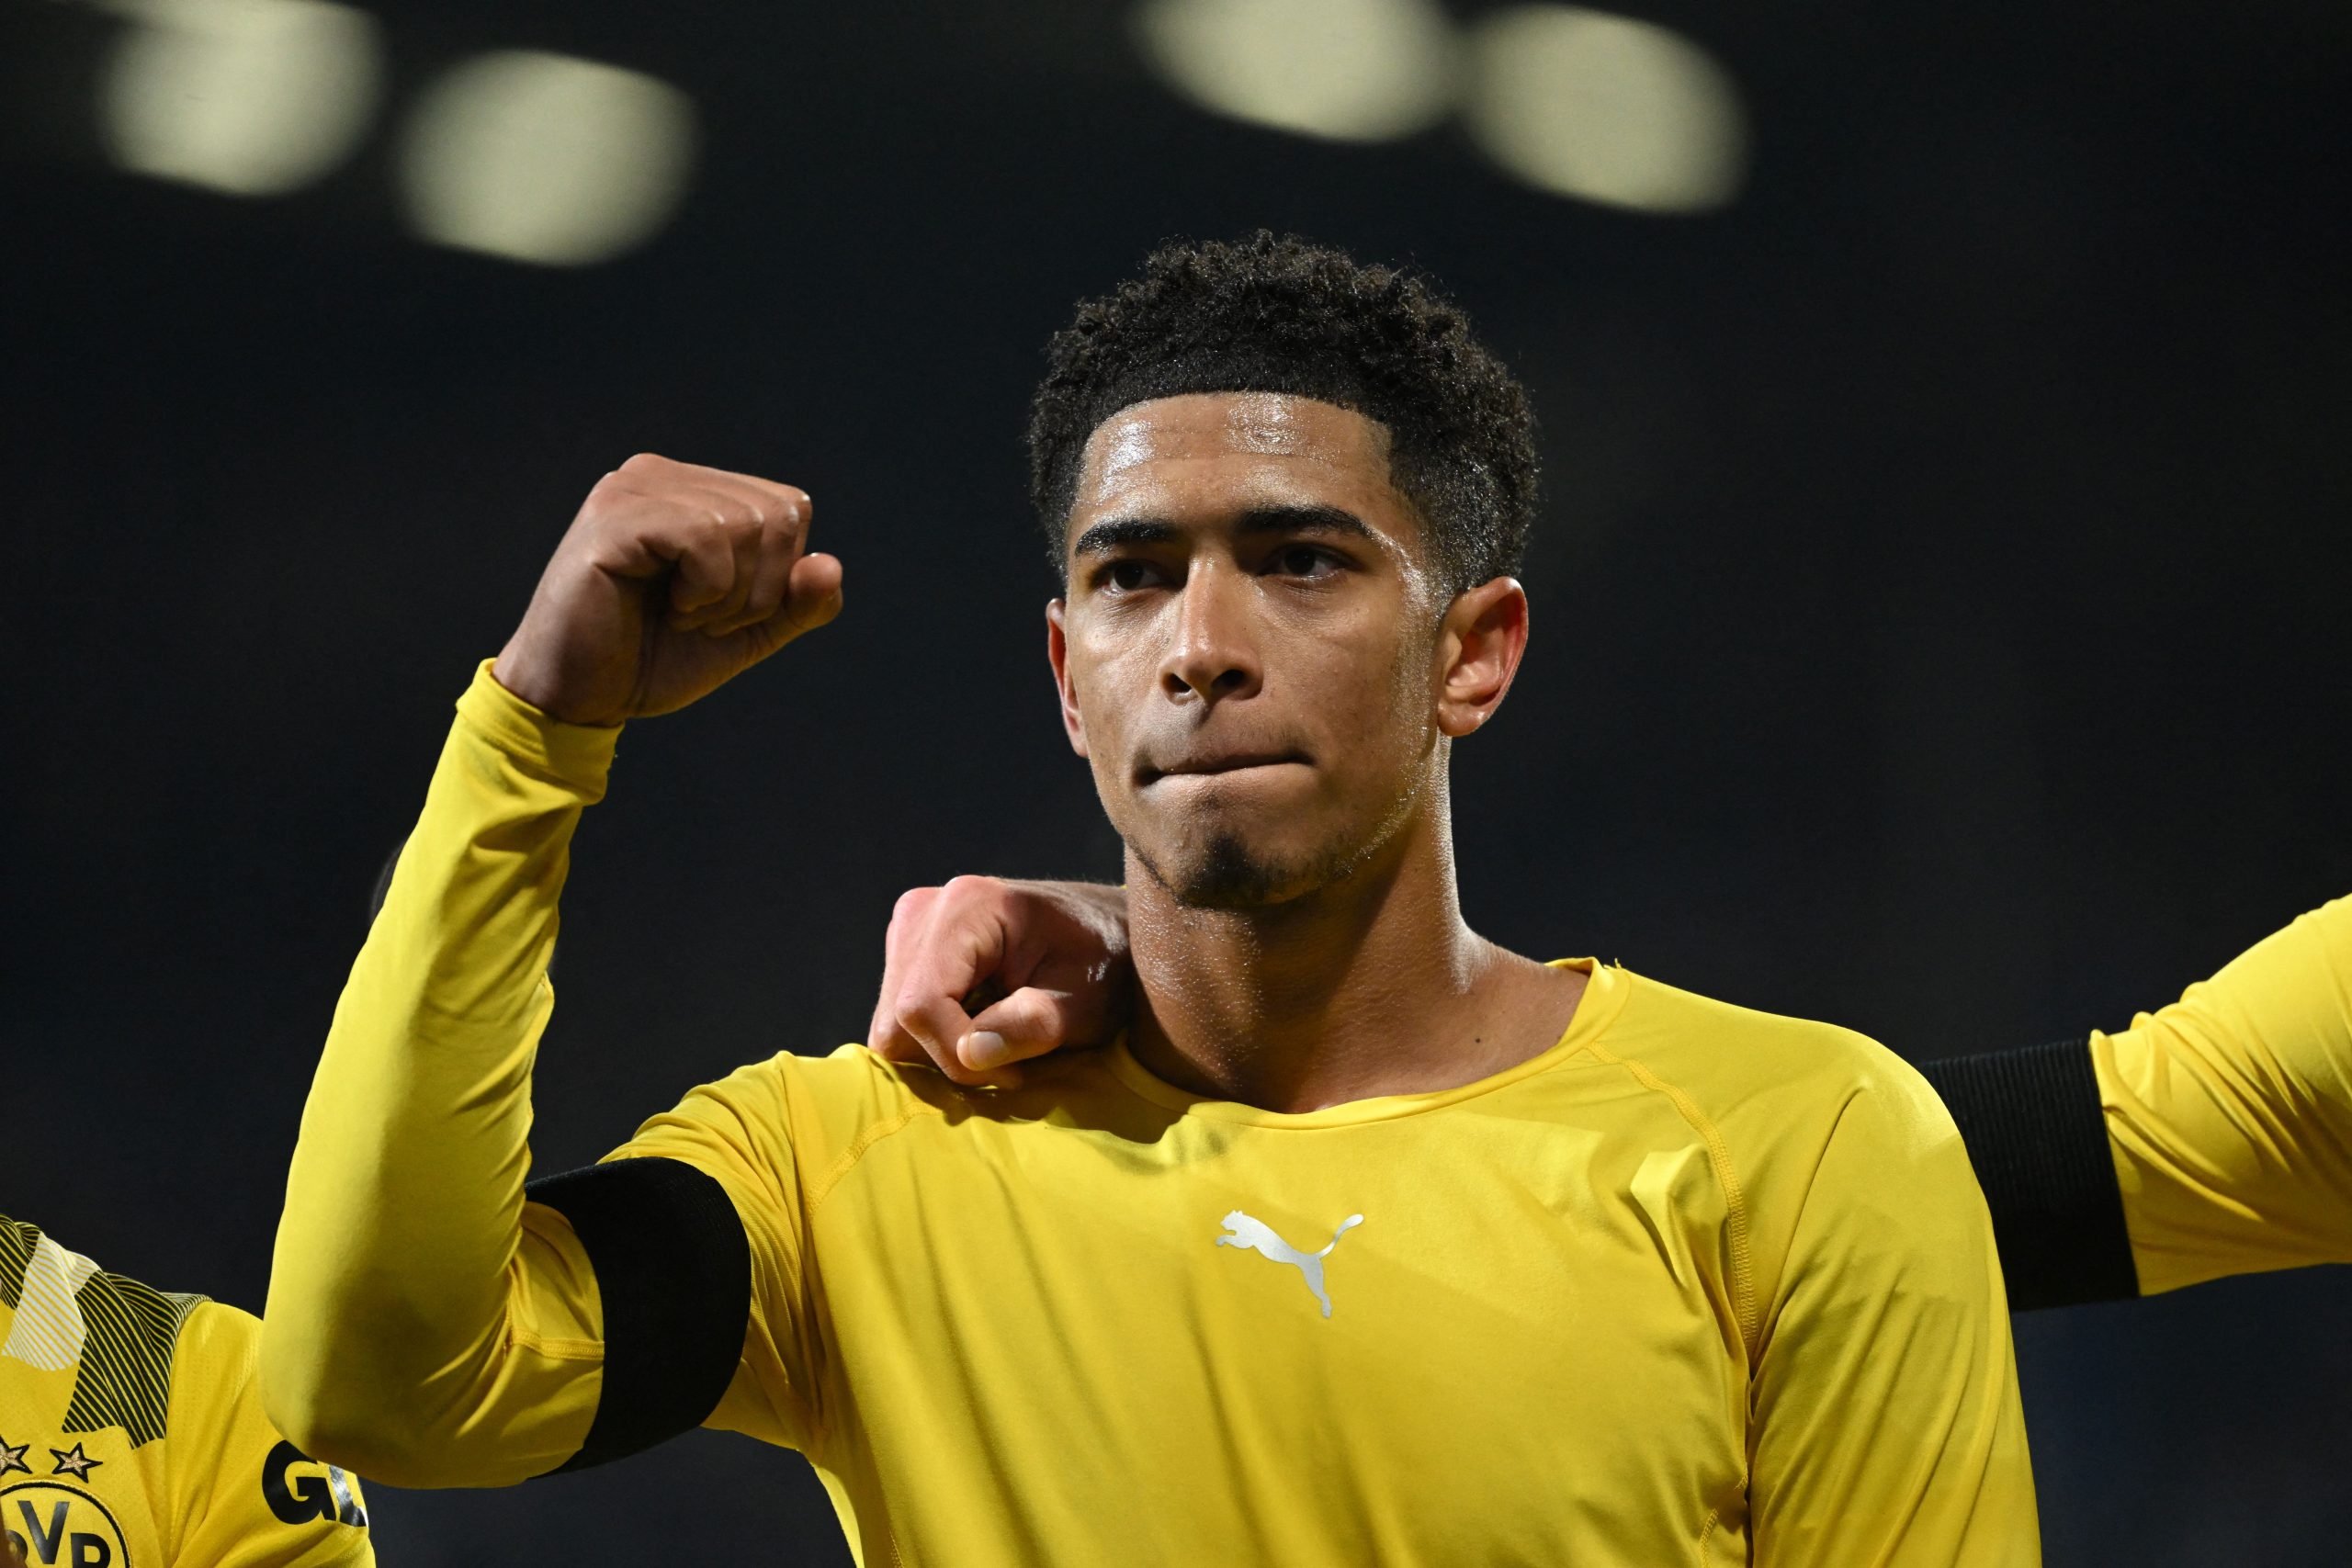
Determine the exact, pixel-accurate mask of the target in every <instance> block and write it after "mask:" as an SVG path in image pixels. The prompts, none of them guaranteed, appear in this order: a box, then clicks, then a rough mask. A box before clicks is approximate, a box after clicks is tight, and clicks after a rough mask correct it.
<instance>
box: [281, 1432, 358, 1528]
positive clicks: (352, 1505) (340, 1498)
mask: <svg viewBox="0 0 2352 1568" xmlns="http://www.w3.org/2000/svg"><path fill="white" fill-rule="evenodd" d="M298 1467H300V1468H298ZM261 1495H262V1501H264V1502H266V1503H267V1504H268V1505H269V1511H270V1512H271V1513H273V1514H276V1515H277V1517H279V1518H281V1519H284V1520H285V1521H286V1522H287V1523H288V1524H289V1525H300V1524H307V1523H309V1522H310V1521H311V1520H312V1519H327V1520H330V1521H332V1522H334V1523H335V1524H340V1525H357V1526H358V1527H359V1528H360V1529H367V1528H368V1510H367V1509H366V1508H364V1507H362V1506H360V1503H359V1495H358V1493H357V1491H356V1489H355V1488H354V1487H353V1486H352V1484H351V1477H349V1476H347V1475H345V1473H344V1472H342V1471H341V1470H340V1469H338V1468H336V1467H335V1466H334V1465H331V1464H321V1463H320V1462H319V1461H317V1460H314V1459H312V1458H311V1456H310V1455H308V1454H306V1453H304V1452H303V1451H302V1450H300V1449H298V1448H296V1447H295V1446H294V1445H293V1444H291V1443H287V1442H281V1443H279V1444H278V1445H277V1447H276V1448H274V1449H272V1450H269V1457H268V1458H267V1459H266V1460H264V1461H262V1466H261Z"/></svg>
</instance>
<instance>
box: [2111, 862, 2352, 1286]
mask: <svg viewBox="0 0 2352 1568" xmlns="http://www.w3.org/2000/svg"><path fill="white" fill-rule="evenodd" d="M2090 1056H2091V1062H2092V1065H2093V1067H2094V1069H2095V1071H2096V1073H2097V1075H2098V1087H2099V1096H2100V1101H2101V1105H2102V1108H2103V1111H2104V1113H2105V1120H2106V1124H2107V1132H2108V1140H2109V1145H2110V1149H2111V1153H2112V1156H2113V1159H2114V1164H2115V1173H2116V1178H2117V1180H2118V1182H2119V1184H2120V1188H2121V1190H2122V1198H2123V1211H2124V1217H2125V1220H2126V1221H2127V1223H2128V1224H2129V1227H2130V1232H2131V1252H2132V1257H2133V1258H2134V1260H2135V1262H2136V1264H2137V1267H2138V1271H2139V1283H2140V1289H2141V1291H2142V1292H2143V1293H2147V1294H2154V1293H2155V1292H2159V1291H2169V1290H2173V1289H2176V1288H2177V1287H2179V1286H2182V1285H2188V1284H2194V1283H2195V1282H2197V1281H2198V1280H2210V1279H2214V1278H2216V1277H2219V1276H2221V1275H2225V1274H2243V1273H2251V1272H2255V1271H2257V1270H2260V1269H2287V1268H2292V1267H2294V1266H2296V1265H2299V1264H2306V1263H2339V1262H2347V1261H2352V898H2338V899H2336V900H2335V901H2334V902H2333V903H2330V904H2325V905H2323V906H2322V907H2321V908H2317V909H2314V910H2312V911H2311V912H2310V913H2309V914H2306V915H2303V916H2301V917H2300V918H2299V919H2296V920H2294V921H2293V922H2292V923H2291V924H2290V925H2288V926H2287V927H2286V928H2285V929H2284V930H2281V931H2276V932H2273V933H2272V934H2271V935H2269V936H2267V937H2265V938H2264V939H2263V940H2262V941H2260V942H2256V943H2255V945H2254V946H2252V947H2251V948H2248V949H2247V950H2246V951H2245V953H2241V954H2239V955H2238V956H2237V957H2236V958H2234V959H2233V960H2232V961H2231V962H2230V963H2229V964H2225V965H2224V966H2223V967H2222V969H2221V971H2220V972H2219V973H2217V974H2216V975H2214V976H2213V977H2212V978H2211V979H2210V980H2206V981H2203V982H2201V983H2199V984H2198V985H2194V986H2191V987H2188V990H2187V991H2186V992H2185V993H2184V994H2183V995H2182V997H2181V998H2180V1000H2178V1001H2177V1002H2175V1003H2173V1004H2172V1005H2171V1006H2169V1007H2165V1008H2163V1009H2160V1010H2157V1011H2155V1012H2154V1013H2143V1014H2141V1015H2140V1016H2139V1017H2137V1018H2135V1019H2133V1020H2132V1021H2131V1028H2129V1029H2127V1030H2124V1031H2122V1032H2120V1033H2117V1034H2112V1035H2109V1034H2093V1035H2092V1036H2091V1037H2090Z"/></svg>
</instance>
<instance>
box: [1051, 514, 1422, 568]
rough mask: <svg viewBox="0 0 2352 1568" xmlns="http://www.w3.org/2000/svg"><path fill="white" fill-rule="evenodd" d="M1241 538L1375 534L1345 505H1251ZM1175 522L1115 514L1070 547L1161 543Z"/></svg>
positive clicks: (1090, 552)
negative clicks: (1288, 535) (1284, 535)
mask: <svg viewBox="0 0 2352 1568" xmlns="http://www.w3.org/2000/svg"><path fill="white" fill-rule="evenodd" d="M1234 532H1235V533H1237V534H1239V535H1241V536H1243V537H1245V538H1247V537H1252V536H1263V535H1267V534H1340V535H1343V536H1347V537H1349V538H1355V539H1362V540H1363V541H1365V542H1366V543H1367V544H1369V543H1374V542H1376V541H1377V539H1378V536H1377V535H1375V534H1374V533H1373V531H1372V528H1371V526H1370V525H1367V524H1366V523H1365V522H1364V520H1363V518H1361V517H1359V516H1357V515H1356V514H1355V513H1352V512H1350V511H1348V510H1347V509H1345V508H1344V507H1338V506H1321V505H1304V506H1253V507H1251V508H1250V510H1249V511H1247V512H1245V513H1242V514H1241V515H1240V517H1239V518H1238V520H1236V522H1235V524H1234ZM1177 533H1178V529H1177V527H1176V525H1174V524H1173V523H1169V522H1166V521H1163V520H1162V519H1160V518H1157V517H1114V518H1111V519H1109V520H1107V521H1105V522H1102V523H1097V524H1095V525H1093V526H1092V527H1091V528H1089V529H1087V530H1086V532H1085V533H1083V534H1080V536H1078V539H1077V542H1076V543H1074V544H1072V545H1071V546H1070V547H1069V553H1070V554H1071V555H1072V556H1074V557H1081V556H1095V555H1104V554H1107V553H1108V552H1110V551H1112V550H1114V549H1117V548H1118V547H1120V546H1122V545H1164V544H1166V543H1167V542H1168V541H1169V540H1170V539H1173V538H1175V537H1176V536H1177Z"/></svg>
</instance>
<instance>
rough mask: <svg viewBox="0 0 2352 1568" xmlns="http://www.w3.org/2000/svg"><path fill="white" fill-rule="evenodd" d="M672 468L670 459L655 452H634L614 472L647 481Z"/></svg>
mask: <svg viewBox="0 0 2352 1568" xmlns="http://www.w3.org/2000/svg"><path fill="white" fill-rule="evenodd" d="M669 467H670V459H669V458H667V457H662V456H661V455H660V454H658V453H654V452H633V453H631V454H629V456H628V459H627V460H626V461H624V462H623V463H622V464H621V466H620V467H619V468H616V469H614V470H613V471H614V472H615V473H616V474H626V475H628V477H629V478H631V479H646V478H649V477H650V476H652V475H655V474H659V473H662V471H664V470H665V469H667V468H669Z"/></svg>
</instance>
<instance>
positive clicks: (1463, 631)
mask: <svg viewBox="0 0 2352 1568" xmlns="http://www.w3.org/2000/svg"><path fill="white" fill-rule="evenodd" d="M1526 655H1527V590H1526V589H1524V588H1521V586H1520V585H1519V581H1518V579H1516V578H1510V577H1498V578H1495V579H1493V580H1492V581H1487V582H1482V583H1480V584H1479V585H1478V586H1477V587H1476V588H1472V589H1469V590H1467V591H1465V592H1463V593H1461V594H1460V595H1458V596H1457V597H1456V598H1455V599H1454V601H1453V604H1451V605H1450V606H1448V607H1447V609H1446V612H1445V619H1444V620H1443V621H1442V623H1441V624H1440V625H1439V626H1438V637H1437V660H1438V664H1437V676H1438V694H1437V727H1438V728H1440V729H1442V730H1443V731H1444V732H1445V733H1446V734H1447V735H1450V736H1452V737H1453V739H1457V740H1459V739H1462V738H1463V737H1464V736H1465V735H1475V734H1476V733H1477V731H1478V728H1479V726H1481V725H1483V724H1485V723H1486V722H1487V720H1488V719H1489V718H1492V717H1493V716H1494V714H1495V710H1496V709H1497V708H1498V707H1500V706H1502V705H1503V697H1504V696H1505V694H1508V693H1509V692H1510V683H1511V680H1512V678H1513V677H1514V676H1516V675H1517V674H1518V673H1519V661H1520V660H1521V659H1523V658H1525V657H1526Z"/></svg>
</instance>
